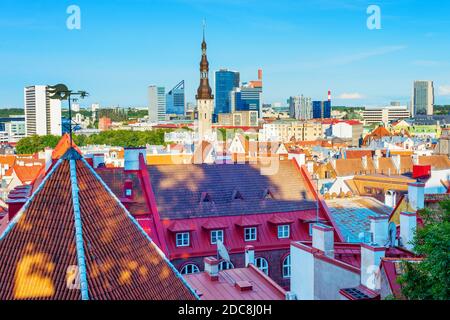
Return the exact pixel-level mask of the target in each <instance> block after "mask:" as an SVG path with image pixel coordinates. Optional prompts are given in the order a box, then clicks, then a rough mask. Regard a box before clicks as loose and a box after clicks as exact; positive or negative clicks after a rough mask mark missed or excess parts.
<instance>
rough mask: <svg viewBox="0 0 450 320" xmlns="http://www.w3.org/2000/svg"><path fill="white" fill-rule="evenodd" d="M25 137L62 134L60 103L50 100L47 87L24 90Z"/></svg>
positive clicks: (32, 87)
mask: <svg viewBox="0 0 450 320" xmlns="http://www.w3.org/2000/svg"><path fill="white" fill-rule="evenodd" d="M24 106H25V122H26V135H27V136H32V135H40V136H44V135H49V134H52V135H56V136H60V135H61V134H62V125H61V122H62V111H61V101H60V100H55V99H50V95H49V92H48V90H47V86H30V87H26V88H25V89H24Z"/></svg>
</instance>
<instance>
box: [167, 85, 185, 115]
mask: <svg viewBox="0 0 450 320" xmlns="http://www.w3.org/2000/svg"><path fill="white" fill-rule="evenodd" d="M166 106H167V107H166V114H168V115H177V116H184V114H185V108H186V107H185V106H186V99H185V89H184V80H183V81H181V82H180V83H179V84H177V85H176V86H175V87H174V88H173V89H172V90H170V91H169V92H168V93H167V95H166Z"/></svg>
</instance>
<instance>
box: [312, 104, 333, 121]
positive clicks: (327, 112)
mask: <svg viewBox="0 0 450 320" xmlns="http://www.w3.org/2000/svg"><path fill="white" fill-rule="evenodd" d="M313 118H314V119H329V118H331V101H313Z"/></svg>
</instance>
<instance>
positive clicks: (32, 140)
mask: <svg viewBox="0 0 450 320" xmlns="http://www.w3.org/2000/svg"><path fill="white" fill-rule="evenodd" d="M60 139H61V137H58V136H52V135H48V136H38V135H34V136H31V137H27V138H23V139H21V140H20V141H19V142H18V143H17V146H16V151H17V153H18V154H34V153H37V152H39V151H43V150H44V149H45V148H47V147H48V148H55V147H56V145H57V144H58V142H59V140H60Z"/></svg>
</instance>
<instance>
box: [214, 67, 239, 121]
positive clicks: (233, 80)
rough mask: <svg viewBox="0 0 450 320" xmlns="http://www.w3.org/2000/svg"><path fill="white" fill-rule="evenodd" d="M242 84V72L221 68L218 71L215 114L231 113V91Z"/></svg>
mask: <svg viewBox="0 0 450 320" xmlns="http://www.w3.org/2000/svg"><path fill="white" fill-rule="evenodd" d="M239 86H240V74H239V72H236V71H230V70H227V69H221V70H219V71H216V107H215V108H214V114H216V115H219V114H221V113H231V112H232V110H231V107H232V105H231V96H230V93H231V92H232V91H233V90H234V89H235V88H239Z"/></svg>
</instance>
